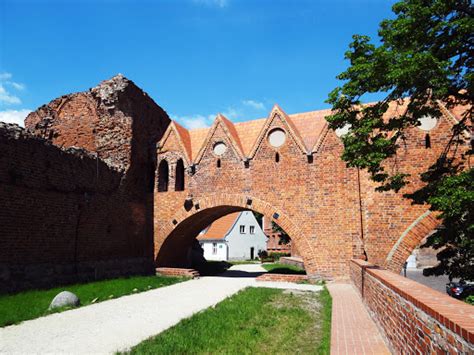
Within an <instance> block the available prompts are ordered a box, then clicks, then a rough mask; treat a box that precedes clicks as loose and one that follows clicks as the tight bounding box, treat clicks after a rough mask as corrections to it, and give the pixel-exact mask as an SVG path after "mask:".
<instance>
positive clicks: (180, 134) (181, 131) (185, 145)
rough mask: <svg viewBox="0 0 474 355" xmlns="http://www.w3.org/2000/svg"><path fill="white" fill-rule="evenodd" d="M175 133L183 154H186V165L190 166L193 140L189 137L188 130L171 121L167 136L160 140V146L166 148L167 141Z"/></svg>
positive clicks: (166, 132)
mask: <svg viewBox="0 0 474 355" xmlns="http://www.w3.org/2000/svg"><path fill="white" fill-rule="evenodd" d="M172 133H174V134H175V136H176V138H177V139H178V142H179V145H180V147H181V150H182V152H183V153H184V160H186V165H190V164H191V161H192V155H191V154H192V152H191V139H190V137H189V132H188V130H187V129H186V128H184V127H182V126H181V125H179V124H178V123H176V122H175V121H171V123H170V124H169V125H168V128H167V129H166V131H165V134H164V135H163V137H162V138H161V139H160V142H159V145H160V149H161V147H164V146H165V144H166V141H167V140H168V138H169V137H170V135H171V134H172Z"/></svg>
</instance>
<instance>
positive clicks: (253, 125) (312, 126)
mask: <svg viewBox="0 0 474 355" xmlns="http://www.w3.org/2000/svg"><path fill="white" fill-rule="evenodd" d="M374 104H375V103H367V104H364V106H370V105H374ZM407 105H408V99H405V100H401V101H400V102H398V101H392V102H390V103H389V108H388V110H387V112H385V114H384V119H388V118H390V117H394V116H399V115H402V114H404V113H405V111H406V109H407ZM276 107H277V109H279V108H278V106H276ZM466 109H467V107H465V106H461V105H459V106H456V107H454V108H451V109H450V110H449V112H450V114H452V116H453V117H455V118H457V119H458V120H459V118H460V117H461V116H462V114H463V113H464V112H465V111H466ZM280 111H281V109H280ZM282 112H283V111H282ZM330 114H331V109H324V110H318V111H309V112H303V113H296V114H291V115H287V118H288V119H287V121H288V124H289V126H290V127H291V129H292V130H293V131H294V134H295V135H297V137H298V139H301V141H302V142H303V144H304V146H305V147H306V150H307V151H308V152H309V151H311V149H313V147H314V145H315V144H316V142H318V141H319V139H320V138H321V136H322V133H323V132H324V131H325V127H326V125H327V121H326V120H325V117H326V116H328V115H330ZM220 117H221V119H222V122H223V123H224V124H225V125H226V127H227V130H228V131H229V133H230V135H231V136H232V138H233V140H234V141H235V143H236V144H237V145H238V148H240V149H241V151H242V152H243V154H244V156H247V157H248V156H249V155H250V153H251V151H252V148H253V147H254V145H255V142H256V140H257V139H258V137H259V134H260V133H261V131H262V128H263V127H264V125H265V122H266V121H267V119H268V118H260V119H256V120H252V121H247V122H237V123H232V122H231V121H229V120H228V119H227V118H225V117H223V116H222V115H221V116H220ZM177 127H178V126H177ZM179 127H180V129H182V130H185V129H184V128H182V127H181V126H179ZM209 129H210V128H199V129H194V130H190V131H189V132H188V134H189V143H185V142H184V140H186V139H188V138H184V139H183V143H184V144H185V145H187V144H188V145H189V147H190V148H189V149H190V151H191V153H192V154H191V159H192V160H195V159H196V156H197V154H198V152H199V150H200V149H201V147H202V144H203V143H204V141H205V140H206V137H207V135H208V133H209ZM181 136H182V137H185V135H184V134H181Z"/></svg>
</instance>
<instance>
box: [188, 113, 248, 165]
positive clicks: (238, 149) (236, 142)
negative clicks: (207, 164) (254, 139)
mask: <svg viewBox="0 0 474 355" xmlns="http://www.w3.org/2000/svg"><path fill="white" fill-rule="evenodd" d="M219 126H221V127H222V129H223V131H224V133H225V135H226V137H227V138H228V139H229V141H230V145H231V147H232V149H233V150H234V152H235V154H236V155H237V156H238V157H239V158H240V159H242V160H244V153H243V150H242V144H241V142H240V139H239V136H238V134H237V130H236V129H235V127H234V124H233V123H232V122H230V121H229V120H228V119H227V118H225V117H224V116H223V115H221V114H218V115H217V117H216V119H215V120H214V123H213V124H212V126H211V128H210V129H209V131H208V133H207V137H206V139H205V140H204V142H203V144H202V146H201V149H200V150H199V153H198V155H197V156H196V159H195V160H194V162H195V163H196V164H198V163H199V162H200V161H201V159H202V157H203V155H204V152H205V151H206V149H207V147H208V146H209V144H210V142H211V139H212V137H213V136H214V133H215V132H216V130H217V127H219Z"/></svg>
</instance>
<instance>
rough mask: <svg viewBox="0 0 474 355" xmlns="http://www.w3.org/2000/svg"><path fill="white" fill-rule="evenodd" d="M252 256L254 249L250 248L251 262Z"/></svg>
mask: <svg viewBox="0 0 474 355" xmlns="http://www.w3.org/2000/svg"><path fill="white" fill-rule="evenodd" d="M253 254H254V247H251V248H250V259H252V260H253Z"/></svg>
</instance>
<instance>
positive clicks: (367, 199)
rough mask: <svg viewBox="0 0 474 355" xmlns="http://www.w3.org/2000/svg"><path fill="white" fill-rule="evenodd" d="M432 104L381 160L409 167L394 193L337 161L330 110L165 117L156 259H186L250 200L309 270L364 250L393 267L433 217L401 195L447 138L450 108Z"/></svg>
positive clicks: (339, 272)
mask: <svg viewBox="0 0 474 355" xmlns="http://www.w3.org/2000/svg"><path fill="white" fill-rule="evenodd" d="M439 105H440V108H441V110H442V112H443V115H442V116H441V117H440V118H439V119H438V121H437V123H436V126H435V127H434V128H433V129H431V130H430V131H429V132H426V131H423V130H421V129H420V128H413V129H411V130H409V131H408V132H407V134H406V135H405V137H404V138H405V139H404V140H403V141H401V142H400V146H401V147H400V151H399V153H398V155H397V158H396V160H395V159H394V160H393V161H391V162H389V163H388V164H387V167H388V169H389V170H390V171H391V170H393V169H395V168H398V169H400V170H401V171H404V172H408V173H410V174H412V178H411V184H410V186H409V187H408V188H405V189H404V190H402V191H401V192H400V193H394V192H385V193H380V192H376V191H375V187H376V186H375V185H374V184H373V183H372V182H371V181H370V179H369V178H368V176H367V174H366V173H364V172H359V171H358V170H357V169H353V168H347V167H346V166H345V163H344V162H343V161H342V160H341V159H340V156H341V153H342V149H343V146H342V142H341V139H340V138H339V137H338V136H337V135H336V134H335V132H334V131H332V130H330V129H329V128H328V125H327V122H326V121H325V119H324V117H325V116H326V115H327V114H329V111H328V110H323V111H315V112H308V113H303V114H295V115H287V114H286V113H285V112H284V111H283V110H282V109H281V108H279V107H278V106H275V107H274V108H273V110H272V111H271V112H270V114H269V116H268V117H267V118H266V119H261V120H256V121H250V122H243V123H235V124H233V123H232V122H230V121H229V120H227V119H226V118H225V117H223V116H221V115H219V116H218V117H217V118H216V120H215V122H214V124H213V125H212V127H211V128H209V129H201V130H191V131H187V130H186V129H184V128H183V127H181V126H179V125H178V124H177V123H175V122H173V123H172V124H171V125H170V126H169V127H168V130H167V132H166V133H165V135H164V136H163V138H162V140H161V141H160V144H159V149H158V152H157V153H158V163H160V164H161V163H162V162H165V163H164V164H165V165H168V166H169V176H170V178H169V179H170V180H169V184H168V185H169V188H168V191H165V192H157V193H156V194H155V204H156V205H157V206H160V208H157V209H155V252H156V261H157V263H158V264H159V265H164V266H183V265H188V266H189V254H187V250H189V248H190V246H191V243H192V240H193V238H194V237H195V236H196V235H197V234H198V233H199V231H200V230H201V229H203V228H204V227H205V226H207V225H208V224H210V223H211V222H212V221H213V220H214V219H216V218H219V217H221V216H223V215H225V214H227V213H230V212H235V211H239V210H243V209H252V210H255V211H257V212H260V213H263V214H265V215H267V216H270V217H273V219H274V220H275V221H276V222H277V223H278V224H279V225H280V226H281V227H282V228H283V229H285V230H286V232H287V233H288V234H289V235H290V237H291V238H292V242H293V243H295V245H296V247H297V248H298V250H299V251H300V254H301V256H302V257H303V259H304V264H305V267H306V270H307V271H308V273H309V274H311V275H321V276H323V277H328V278H333V277H336V278H341V277H342V278H344V277H346V278H347V277H348V275H349V260H351V259H352V258H354V257H359V256H360V255H363V254H364V253H366V255H367V257H368V259H369V260H370V261H371V262H374V263H376V264H379V265H385V266H386V267H387V268H389V269H391V270H394V271H399V270H400V269H401V267H402V265H403V263H404V261H405V260H406V259H407V257H408V256H409V254H410V253H411V251H412V250H413V249H414V248H415V247H416V246H418V245H419V244H420V242H421V240H422V239H423V238H424V237H426V236H427V234H428V233H430V232H431V231H433V229H434V228H435V227H436V226H437V225H438V223H439V222H438V220H436V218H434V216H433V215H432V214H431V213H430V212H429V211H428V207H427V206H420V205H411V203H410V200H408V199H405V198H403V194H404V193H407V192H411V191H414V190H415V189H417V188H419V187H420V186H421V183H420V181H419V179H418V176H419V173H420V172H422V171H424V170H426V169H427V168H428V167H429V166H430V165H431V164H433V163H434V162H435V161H436V158H437V157H438V156H439V155H440V154H441V152H443V150H444V149H445V148H446V147H447V145H448V142H449V140H450V138H451V128H452V126H453V124H454V123H455V122H456V116H455V115H454V114H453V113H452V112H450V111H448V110H447V109H446V108H445V107H444V106H443V105H442V104H441V103H440V104H439ZM404 109H406V102H405V103H402V104H401V105H398V104H397V103H391V105H390V109H389V112H388V114H387V117H388V116H390V115H396V114H397V113H400V112H403V110H404ZM274 129H281V130H283V132H284V134H285V135H286V141H285V143H284V144H283V145H281V146H279V147H274V146H272V144H270V142H269V133H270V132H272V130H274ZM427 134H429V139H430V143H431V144H430V145H427V143H426V141H427ZM222 143H223V144H225V145H226V147H227V150H225V152H224V153H223V154H222V155H218V154H217V153H219V152H217V153H216V152H215V151H214V147H215V146H216V144H222ZM466 147H467V145H465V146H462V147H460V149H458V152H459V151H462V150H464V149H466ZM448 154H451V153H448ZM179 160H182V161H183V162H184V165H185V168H186V169H187V172H188V173H187V174H186V183H185V189H184V191H175V188H174V186H175V180H176V179H175V175H176V173H175V172H176V171H178V169H177V168H176V166H177V162H178V161H179ZM158 175H160V174H159V172H158ZM165 175H167V174H166V173H165Z"/></svg>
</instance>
